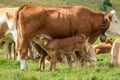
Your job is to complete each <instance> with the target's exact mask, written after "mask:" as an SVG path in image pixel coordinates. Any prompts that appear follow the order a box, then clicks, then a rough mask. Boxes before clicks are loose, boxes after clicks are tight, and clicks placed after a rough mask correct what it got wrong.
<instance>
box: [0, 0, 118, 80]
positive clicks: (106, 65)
mask: <svg viewBox="0 0 120 80" xmlns="http://www.w3.org/2000/svg"><path fill="white" fill-rule="evenodd" d="M103 1H104V0H0V7H18V6H20V5H21V4H32V5H39V6H75V5H83V6H86V7H88V8H90V9H92V10H96V11H100V6H101V5H102V3H103ZM110 1H111V3H112V4H113V8H110V7H107V8H108V9H109V10H111V9H115V10H116V11H117V15H118V16H119V18H120V0H110ZM112 38H113V41H114V40H115V39H116V38H119V36H117V37H116V36H114V37H112ZM99 42H100V40H99V39H98V40H97V41H96V42H95V43H94V44H98V43H99ZM97 59H98V61H97V62H95V63H94V64H95V66H94V67H91V66H90V65H88V67H86V68H78V67H77V64H76V63H74V66H75V67H74V68H73V69H72V70H69V69H67V67H68V66H67V65H66V64H63V63H58V64H57V71H55V72H50V71H49V66H50V65H49V64H47V65H46V69H45V70H44V71H38V70H37V68H38V61H37V62H36V61H28V66H29V69H28V70H27V71H21V70H20V69H19V66H20V64H19V62H17V61H16V60H5V59H4V52H3V51H2V50H0V80H120V68H118V67H115V66H114V65H112V64H111V63H110V61H111V54H110V53H106V54H101V55H97Z"/></svg>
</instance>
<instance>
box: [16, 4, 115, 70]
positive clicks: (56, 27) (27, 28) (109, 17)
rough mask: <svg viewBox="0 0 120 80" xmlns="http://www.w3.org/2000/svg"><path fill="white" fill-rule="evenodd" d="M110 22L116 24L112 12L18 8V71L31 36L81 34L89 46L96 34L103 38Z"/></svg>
mask: <svg viewBox="0 0 120 80" xmlns="http://www.w3.org/2000/svg"><path fill="white" fill-rule="evenodd" d="M113 20H114V21H113ZM111 21H113V22H116V21H117V17H116V13H115V11H113V10H112V11H111V12H110V13H104V12H96V11H91V10H90V9H88V8H85V7H82V6H69V7H41V6H33V5H22V6H20V7H19V9H18V11H17V13H16V24H17V30H18V42H17V45H16V48H17V50H18V51H19V53H20V56H21V61H20V63H21V69H22V70H25V69H27V64H26V60H25V58H26V53H27V51H28V46H29V43H30V41H31V39H32V38H33V37H34V36H36V35H39V34H46V35H49V36H50V37H52V38H53V39H55V38H66V37H71V36H75V35H79V34H81V33H82V34H84V35H85V36H86V37H89V43H93V42H95V41H96V39H97V38H98V36H99V35H100V34H102V35H103V36H104V35H105V31H106V30H107V29H108V28H109V26H110V22H111ZM102 39H104V37H102Z"/></svg>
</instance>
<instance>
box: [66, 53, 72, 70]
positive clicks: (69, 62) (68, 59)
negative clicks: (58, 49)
mask: <svg viewBox="0 0 120 80" xmlns="http://www.w3.org/2000/svg"><path fill="white" fill-rule="evenodd" d="M66 58H67V62H68V66H69V69H72V68H73V65H72V60H71V55H70V54H68V55H66Z"/></svg>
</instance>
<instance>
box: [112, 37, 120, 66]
mask: <svg viewBox="0 0 120 80" xmlns="http://www.w3.org/2000/svg"><path fill="white" fill-rule="evenodd" d="M111 55H112V60H111V62H112V64H114V65H116V66H120V39H116V40H115V42H114V43H113V46H112V49H111Z"/></svg>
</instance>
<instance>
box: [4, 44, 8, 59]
mask: <svg viewBox="0 0 120 80" xmlns="http://www.w3.org/2000/svg"><path fill="white" fill-rule="evenodd" d="M4 51H5V59H7V60H8V54H9V50H8V42H5V44H4Z"/></svg>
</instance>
